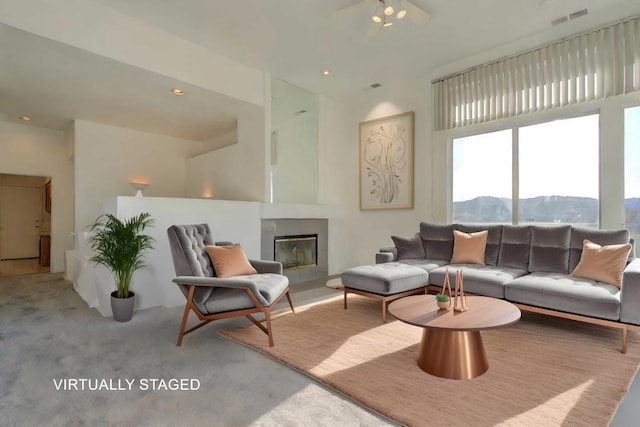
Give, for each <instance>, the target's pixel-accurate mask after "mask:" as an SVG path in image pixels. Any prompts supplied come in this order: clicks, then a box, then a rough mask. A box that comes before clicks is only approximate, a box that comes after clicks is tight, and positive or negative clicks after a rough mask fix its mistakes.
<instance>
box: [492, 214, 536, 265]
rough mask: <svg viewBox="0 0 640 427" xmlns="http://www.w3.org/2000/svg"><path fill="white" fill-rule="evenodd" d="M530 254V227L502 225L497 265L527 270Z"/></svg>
mask: <svg viewBox="0 0 640 427" xmlns="http://www.w3.org/2000/svg"><path fill="white" fill-rule="evenodd" d="M530 253H531V226H529V225H503V226H502V240H501V241H500V256H499V257H498V265H499V266H500V267H511V268H518V269H522V270H528V269H529V255H530Z"/></svg>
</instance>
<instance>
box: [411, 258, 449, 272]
mask: <svg viewBox="0 0 640 427" xmlns="http://www.w3.org/2000/svg"><path fill="white" fill-rule="evenodd" d="M398 262H399V263H400V264H406V265H411V266H413V267H420V268H421V269H423V270H424V271H426V272H427V273H428V272H430V271H431V270H433V269H435V268H438V267H442V266H443V265H447V264H449V261H446V260H444V259H425V258H413V259H401V260H398Z"/></svg>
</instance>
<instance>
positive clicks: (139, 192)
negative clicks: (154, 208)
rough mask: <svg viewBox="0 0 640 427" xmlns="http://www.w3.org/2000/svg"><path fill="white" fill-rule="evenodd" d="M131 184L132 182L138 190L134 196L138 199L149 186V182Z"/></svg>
mask: <svg viewBox="0 0 640 427" xmlns="http://www.w3.org/2000/svg"><path fill="white" fill-rule="evenodd" d="M129 184H131V186H132V187H133V188H134V189H135V190H136V195H135V196H134V197H136V198H137V199H141V198H142V190H144V189H145V188H147V187H148V186H149V184H147V183H144V182H130V183H129Z"/></svg>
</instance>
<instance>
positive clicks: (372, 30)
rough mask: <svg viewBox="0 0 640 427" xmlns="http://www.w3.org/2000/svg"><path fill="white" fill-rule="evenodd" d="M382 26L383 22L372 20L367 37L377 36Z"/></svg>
mask: <svg viewBox="0 0 640 427" xmlns="http://www.w3.org/2000/svg"><path fill="white" fill-rule="evenodd" d="M380 28H382V22H372V23H371V25H370V26H369V30H367V37H372V36H375V35H376V33H377V32H378V31H380Z"/></svg>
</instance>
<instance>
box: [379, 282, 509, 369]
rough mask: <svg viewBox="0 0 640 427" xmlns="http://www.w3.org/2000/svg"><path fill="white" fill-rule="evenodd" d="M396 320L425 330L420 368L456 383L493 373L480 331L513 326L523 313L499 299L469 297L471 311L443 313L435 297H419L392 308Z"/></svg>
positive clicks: (468, 302)
mask: <svg viewBox="0 0 640 427" xmlns="http://www.w3.org/2000/svg"><path fill="white" fill-rule="evenodd" d="M389 313H391V315H392V316H393V317H395V318H396V319H398V320H400V321H402V322H404V323H408V324H410V325H414V326H419V327H421V328H423V331H422V341H421V342H420V349H419V351H418V366H420V368H421V369H422V370H423V371H425V372H428V373H429V374H431V375H435V376H437V377H442V378H449V379H454V380H465V379H470V378H475V377H478V376H480V375H482V374H484V373H485V372H487V369H489V362H488V361H487V355H486V353H485V351H484V345H483V344H482V336H481V335H480V331H483V330H487V329H495V328H502V327H504V326H509V325H513V324H514V323H516V322H517V321H518V320H519V319H520V309H519V308H518V307H516V306H515V305H513V304H511V303H510V302H507V301H503V300H500V299H496V298H489V297H480V296H468V297H467V311H464V312H457V311H454V310H453V299H452V300H451V309H449V310H440V309H438V306H437V304H436V299H435V296H434V295H418V296H411V297H406V298H402V299H399V300H397V301H394V302H392V303H391V304H389Z"/></svg>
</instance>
